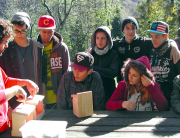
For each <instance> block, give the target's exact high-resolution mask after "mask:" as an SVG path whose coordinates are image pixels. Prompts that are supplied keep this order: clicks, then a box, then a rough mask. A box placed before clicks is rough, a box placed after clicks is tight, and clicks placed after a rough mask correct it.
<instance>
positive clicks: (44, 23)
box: [38, 15, 56, 29]
mask: <svg viewBox="0 0 180 138" xmlns="http://www.w3.org/2000/svg"><path fill="white" fill-rule="evenodd" d="M55 28H56V23H55V20H54V18H53V17H52V16H50V15H43V16H41V17H40V18H39V22H38V29H55Z"/></svg>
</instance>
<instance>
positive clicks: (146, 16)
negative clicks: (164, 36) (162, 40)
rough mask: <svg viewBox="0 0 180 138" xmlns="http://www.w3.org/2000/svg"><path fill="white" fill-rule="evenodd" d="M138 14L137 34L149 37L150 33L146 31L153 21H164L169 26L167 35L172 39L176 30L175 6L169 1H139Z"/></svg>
mask: <svg viewBox="0 0 180 138" xmlns="http://www.w3.org/2000/svg"><path fill="white" fill-rule="evenodd" d="M137 10H138V11H139V13H140V16H139V17H137V20H138V22H139V28H140V30H139V35H141V36H146V37H150V33H148V32H147V30H148V29H150V28H151V25H152V23H153V22H154V21H165V22H167V23H168V24H169V26H170V34H169V37H170V38H171V39H174V38H175V37H176V31H177V13H176V7H175V6H174V5H172V3H171V2H170V1H167V0H158V1H152V0H148V1H145V2H143V3H140V4H139V5H138V7H137Z"/></svg>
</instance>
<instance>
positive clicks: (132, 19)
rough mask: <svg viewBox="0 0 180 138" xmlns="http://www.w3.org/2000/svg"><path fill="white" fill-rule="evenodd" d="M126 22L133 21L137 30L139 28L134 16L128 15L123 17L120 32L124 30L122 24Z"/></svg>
mask: <svg viewBox="0 0 180 138" xmlns="http://www.w3.org/2000/svg"><path fill="white" fill-rule="evenodd" d="M128 23H134V24H135V25H136V30H137V31H138V30H139V25H138V22H137V20H136V19H135V18H134V17H132V16H128V17H127V18H125V19H124V20H123V23H122V32H123V30H124V26H125V25H126V24H128Z"/></svg>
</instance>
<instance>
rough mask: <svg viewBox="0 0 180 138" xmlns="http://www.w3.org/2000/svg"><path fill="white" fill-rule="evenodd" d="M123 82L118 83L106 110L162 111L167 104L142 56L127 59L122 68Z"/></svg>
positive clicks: (146, 60)
mask: <svg viewBox="0 0 180 138" xmlns="http://www.w3.org/2000/svg"><path fill="white" fill-rule="evenodd" d="M122 73H123V77H124V80H123V81H121V82H119V83H118V87H117V88H116V90H115V91H114V93H113V95H112V96H111V98H110V99H109V100H108V101H107V103H106V110H119V109H124V110H125V109H126V110H128V111H158V110H161V111H164V110H167V109H168V102H167V100H166V99H165V97H164V96H163V92H162V91H161V90H160V85H159V84H158V83H157V82H155V78H154V76H153V74H152V73H151V66H150V63H149V59H148V58H147V57H146V56H142V57H140V58H138V59H136V60H132V59H128V60H126V61H125V63H124V66H123V68H122Z"/></svg>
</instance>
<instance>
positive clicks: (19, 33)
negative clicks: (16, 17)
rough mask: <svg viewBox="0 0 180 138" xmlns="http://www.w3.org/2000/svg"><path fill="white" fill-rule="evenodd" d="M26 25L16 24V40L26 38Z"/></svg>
mask: <svg viewBox="0 0 180 138" xmlns="http://www.w3.org/2000/svg"><path fill="white" fill-rule="evenodd" d="M26 31H27V28H26V25H23V26H19V25H16V24H14V34H15V38H16V39H23V38H25V37H26Z"/></svg>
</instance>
